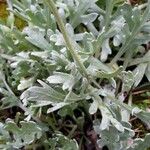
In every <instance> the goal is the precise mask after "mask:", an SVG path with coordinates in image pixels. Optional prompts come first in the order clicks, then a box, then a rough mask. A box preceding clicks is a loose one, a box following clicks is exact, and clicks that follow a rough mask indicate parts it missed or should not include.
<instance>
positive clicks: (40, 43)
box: [23, 27, 52, 50]
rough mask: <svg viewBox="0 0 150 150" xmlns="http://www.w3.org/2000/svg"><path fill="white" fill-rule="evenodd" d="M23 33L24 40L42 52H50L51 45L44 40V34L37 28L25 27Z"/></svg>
mask: <svg viewBox="0 0 150 150" xmlns="http://www.w3.org/2000/svg"><path fill="white" fill-rule="evenodd" d="M23 33H24V34H26V35H27V36H26V39H27V40H28V41H29V42H30V43H32V44H33V45H35V46H37V47H39V48H41V49H43V50H52V47H51V45H50V44H49V43H48V42H47V40H46V39H45V38H44V32H43V31H40V29H39V28H37V27H26V28H25V29H24V30H23Z"/></svg>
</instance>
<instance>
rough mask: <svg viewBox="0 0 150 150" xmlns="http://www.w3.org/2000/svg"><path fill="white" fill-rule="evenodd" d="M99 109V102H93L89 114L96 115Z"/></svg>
mask: <svg viewBox="0 0 150 150" xmlns="http://www.w3.org/2000/svg"><path fill="white" fill-rule="evenodd" d="M97 109H98V103H97V101H93V102H92V104H91V106H90V108H89V113H90V114H95V113H96V112H97Z"/></svg>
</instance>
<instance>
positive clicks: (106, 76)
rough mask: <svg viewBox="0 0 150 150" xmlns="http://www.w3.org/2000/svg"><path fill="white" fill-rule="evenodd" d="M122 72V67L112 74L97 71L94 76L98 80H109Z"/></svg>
mask: <svg viewBox="0 0 150 150" xmlns="http://www.w3.org/2000/svg"><path fill="white" fill-rule="evenodd" d="M122 71H123V67H122V66H120V67H119V68H118V69H117V70H115V71H114V72H104V71H97V75H96V76H97V77H99V78H105V79H111V78H114V77H117V76H118V75H120V74H121V72H122Z"/></svg>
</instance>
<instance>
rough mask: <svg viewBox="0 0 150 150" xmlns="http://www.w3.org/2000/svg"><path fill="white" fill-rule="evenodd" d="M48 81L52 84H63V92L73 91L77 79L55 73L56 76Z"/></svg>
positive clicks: (65, 74)
mask: <svg viewBox="0 0 150 150" xmlns="http://www.w3.org/2000/svg"><path fill="white" fill-rule="evenodd" d="M47 81H48V82H49V83H52V84H63V87H62V88H63V90H66V89H69V90H71V89H72V87H73V86H74V84H75V79H74V77H73V76H72V75H70V74H67V73H61V72H55V73H54V75H52V76H50V77H48V78H47Z"/></svg>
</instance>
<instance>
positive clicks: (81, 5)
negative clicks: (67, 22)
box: [71, 0, 96, 28]
mask: <svg viewBox="0 0 150 150" xmlns="http://www.w3.org/2000/svg"><path fill="white" fill-rule="evenodd" d="M95 2H96V0H93V1H91V0H83V1H78V4H77V5H76V8H75V11H74V13H73V15H72V19H71V25H72V26H73V27H74V28H75V27H77V26H78V25H79V24H80V23H81V22H82V19H81V16H82V15H83V14H85V12H86V11H87V10H88V9H90V8H92V7H93V6H95ZM74 7H75V6H74Z"/></svg>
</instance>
